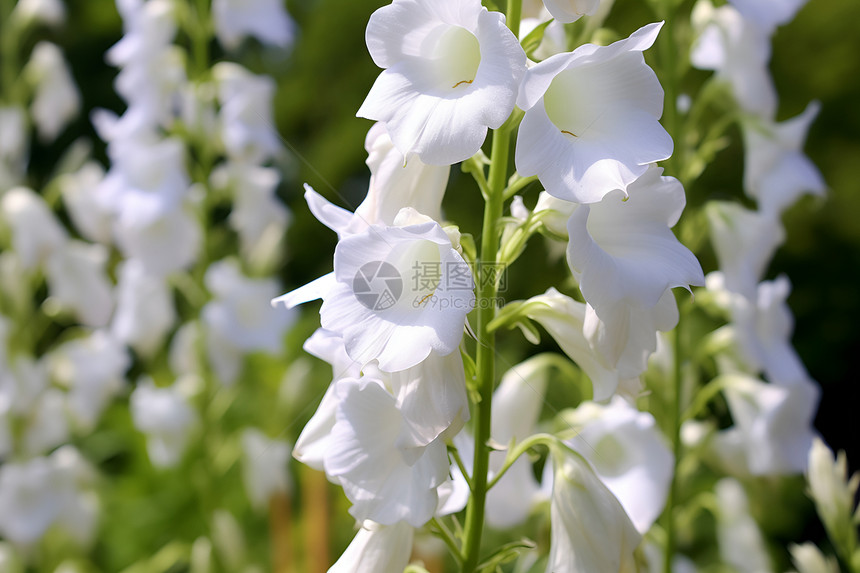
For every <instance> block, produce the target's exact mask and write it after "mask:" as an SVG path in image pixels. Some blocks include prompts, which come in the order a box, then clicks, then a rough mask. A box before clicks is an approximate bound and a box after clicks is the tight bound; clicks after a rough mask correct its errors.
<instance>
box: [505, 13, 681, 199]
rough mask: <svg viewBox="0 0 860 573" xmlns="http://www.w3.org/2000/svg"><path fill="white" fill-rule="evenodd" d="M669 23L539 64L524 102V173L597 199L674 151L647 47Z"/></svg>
mask: <svg viewBox="0 0 860 573" xmlns="http://www.w3.org/2000/svg"><path fill="white" fill-rule="evenodd" d="M661 26H662V24H660V23H656V24H650V25H648V26H645V27H643V28H640V29H639V30H637V31H636V32H634V33H633V34H632V35H631V36H630V37H629V38H626V39H624V40H620V41H618V42H615V43H614V44H611V45H609V46H595V45H592V44H585V45H583V46H580V47H579V48H577V49H576V50H574V51H573V52H570V53H563V54H557V55H555V56H552V57H550V58H547V59H546V60H544V61H543V62H541V63H539V64H537V65H535V66H533V67H532V68H530V69H529V71H528V73H527V74H526V76H525V79H524V80H523V83H522V85H521V86H520V92H519V97H518V99H517V105H518V106H519V107H520V108H522V109H523V110H525V111H526V114H525V116H524V117H523V121H522V123H521V124H520V128H519V133H518V135H517V147H516V156H515V159H516V166H517V171H518V172H519V173H520V175H523V176H530V175H537V176H538V178H539V179H540V181H541V183H542V184H543V186H544V188H545V189H546V190H547V192H548V193H550V194H551V195H554V196H556V197H558V198H560V199H565V200H568V201H576V202H578V203H593V202H595V201H600V200H601V199H602V198H603V196H604V195H605V194H606V193H608V192H610V191H613V190H615V189H621V190H622V191H624V192H625V193H626V190H627V187H628V185H630V184H631V183H632V182H633V181H635V180H636V178H637V177H639V176H640V175H642V174H643V173H645V171H646V170H647V169H648V165H649V164H650V163H653V162H655V161H662V160H664V159H667V158H668V157H669V156H671V154H672V146H673V144H672V139H671V137H669V134H668V133H666V130H665V129H663V127H662V126H661V125H660V122H659V119H660V116H661V115H662V114H663V88H662V87H661V86H660V82H659V81H658V79H657V76H656V75H655V74H654V71H653V70H652V69H651V68H650V67H648V65H647V64H646V63H645V59H644V57H643V55H642V52H643V51H644V50H646V49H648V48H649V47H650V46H651V45H652V44H653V43H654V40H655V39H656V38H657V33H658V32H659V30H660V27H661Z"/></svg>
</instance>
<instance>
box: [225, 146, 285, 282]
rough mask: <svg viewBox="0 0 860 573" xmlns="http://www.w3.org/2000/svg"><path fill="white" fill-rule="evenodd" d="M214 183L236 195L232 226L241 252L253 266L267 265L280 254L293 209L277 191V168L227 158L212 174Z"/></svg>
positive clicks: (244, 258)
mask: <svg viewBox="0 0 860 573" xmlns="http://www.w3.org/2000/svg"><path fill="white" fill-rule="evenodd" d="M212 181H213V185H214V186H215V187H216V188H222V189H223V188H226V189H229V190H230V191H231V194H232V196H233V211H232V212H231V213H230V226H231V227H232V228H233V229H235V231H236V233H237V234H238V235H239V252H240V254H241V255H242V259H243V260H245V261H247V262H248V264H249V265H250V266H251V267H252V268H267V267H268V266H269V265H271V264H272V263H274V261H275V260H276V257H277V256H278V255H279V254H280V252H279V249H280V247H281V244H282V242H283V239H284V234H285V232H286V228H287V224H288V222H289V220H290V212H289V210H288V209H287V208H286V207H285V206H284V204H283V203H282V202H281V201H280V200H279V199H278V197H277V195H276V191H277V188H278V184H279V183H280V181H281V176H280V174H279V172H278V171H277V170H276V169H273V168H270V167H260V166H257V165H252V164H250V163H238V162H233V161H228V162H227V163H226V164H224V165H221V166H219V167H218V168H216V170H215V171H214V172H213V173H212Z"/></svg>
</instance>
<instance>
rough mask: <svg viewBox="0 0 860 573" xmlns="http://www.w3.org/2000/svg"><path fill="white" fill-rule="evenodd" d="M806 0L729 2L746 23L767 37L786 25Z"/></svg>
mask: <svg viewBox="0 0 860 573" xmlns="http://www.w3.org/2000/svg"><path fill="white" fill-rule="evenodd" d="M807 1H808V0H729V3H731V5H732V6H734V7H735V9H737V11H738V12H740V13H741V14H742V15H743V17H744V18H746V19H747V20H748V21H750V22H753V23H755V25H756V26H758V28H759V30H761V31H762V32H764V33H765V34H767V35H771V34H773V32H774V31H775V30H776V27H777V26H782V25H783V24H788V23H789V22H791V21H792V20H793V19H794V16H795V14H797V12H798V11H799V10H800V9H801V8H803V6H804V5H805V4H806V2H807Z"/></svg>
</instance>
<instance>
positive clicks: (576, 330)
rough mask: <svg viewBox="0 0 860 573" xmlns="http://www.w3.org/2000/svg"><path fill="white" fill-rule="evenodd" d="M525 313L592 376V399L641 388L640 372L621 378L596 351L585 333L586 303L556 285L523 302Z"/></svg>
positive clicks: (601, 399) (599, 399) (603, 398)
mask: <svg viewBox="0 0 860 573" xmlns="http://www.w3.org/2000/svg"><path fill="white" fill-rule="evenodd" d="M523 305H524V310H523V313H524V314H525V316H527V317H528V318H530V319H532V320H534V321H535V322H537V323H538V324H540V325H541V326H543V327H544V328H545V329H546V330H547V332H549V334H550V336H552V337H553V339H555V341H556V342H557V343H558V345H559V346H560V347H561V349H562V350H563V351H564V353H565V354H567V355H568V356H569V357H570V358H571V360H573V361H574V362H576V364H577V365H578V366H579V367H580V368H582V370H583V372H585V373H586V375H588V377H589V378H590V379H591V383H592V387H593V399H594V400H597V401H603V400H606V399H608V398H610V397H612V395H613V394H614V393H615V392H616V391H622V392H628V393H629V392H632V393H635V392H638V390H639V379H638V375H637V376H636V377H634V378H622V377H621V375H620V374H619V372H618V370H617V369H616V368H613V367H611V366H610V365H609V364H607V363H606V362H605V361H604V360H603V358H602V357H601V356H600V355H598V354H596V353H595V352H594V349H593V348H592V346H591V345H590V344H589V341H588V340H587V339H586V337H585V334H584V333H583V328H584V325H585V321H586V317H587V313H588V310H587V308H586V307H587V305H585V304H583V303H581V302H577V301H575V300H573V299H572V298H570V297H569V296H567V295H564V294H561V293H560V292H558V291H557V290H556V289H555V288H550V289H548V290H547V291H546V293H544V294H542V295H538V296H534V297H532V298H530V299H528V300H527V301H525V302H524V303H523Z"/></svg>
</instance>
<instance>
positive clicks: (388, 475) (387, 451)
mask: <svg viewBox="0 0 860 573" xmlns="http://www.w3.org/2000/svg"><path fill="white" fill-rule="evenodd" d="M335 391H336V392H337V395H338V396H337V398H338V406H337V412H336V416H337V421H336V423H335V425H334V428H333V429H332V439H331V449H330V450H329V452H328V453H327V454H326V457H325V471H326V474H328V475H329V476H331V477H334V478H336V479H337V480H338V481H340V483H341V485H342V486H343V489H344V492H345V493H346V496H347V497H348V498H349V500H350V501H352V503H353V506H352V507H351V508H350V513H351V514H352V515H353V517H355V518H356V519H358V520H360V521H363V520H365V519H370V520H372V521H376V522H377V523H381V524H384V525H393V524H395V523H397V522H398V521H406V522H407V523H409V524H410V525H413V526H415V527H421V526H422V525H424V524H425V523H426V522H427V521H429V520H430V518H431V517H433V515H434V513H435V511H436V506H437V503H438V495H437V492H436V488H437V487H438V486H439V485H440V484H442V483H443V482H444V481H445V479H446V478H447V475H448V456H447V450H446V448H445V443H444V442H443V441H442V440H440V439H437V440H434V441H433V442H431V443H430V444H428V445H427V446H425V447H421V448H409V449H406V450H404V449H402V448H399V447H398V446H397V444H396V442H397V439H398V436H400V435H401V434H402V432H403V424H404V416H403V414H402V413H401V412H400V410H398V409H397V405H396V401H395V398H394V396H392V395H391V394H389V393H388V391H386V389H385V387H384V386H383V383H382V382H381V381H379V380H374V379H372V378H368V377H365V378H361V379H359V380H356V379H350V378H348V379H344V380H341V381H339V382H338V383H337V385H336V389H335Z"/></svg>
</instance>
